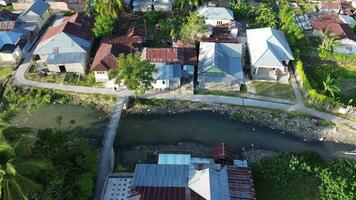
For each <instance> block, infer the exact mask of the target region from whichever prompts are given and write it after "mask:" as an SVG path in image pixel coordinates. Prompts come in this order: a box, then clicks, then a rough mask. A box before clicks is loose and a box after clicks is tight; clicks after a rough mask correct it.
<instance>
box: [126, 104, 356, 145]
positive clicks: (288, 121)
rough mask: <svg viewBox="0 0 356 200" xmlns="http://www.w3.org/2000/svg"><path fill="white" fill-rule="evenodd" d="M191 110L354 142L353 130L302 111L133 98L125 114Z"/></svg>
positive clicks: (300, 134)
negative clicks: (289, 111)
mask: <svg viewBox="0 0 356 200" xmlns="http://www.w3.org/2000/svg"><path fill="white" fill-rule="evenodd" d="M193 111H211V112H215V113H219V114H220V115H222V116H224V117H227V118H229V119H233V120H239V121H242V122H246V123H250V124H254V125H258V126H266V127H269V128H272V129H279V130H283V131H284V132H283V133H285V134H293V135H296V136H298V137H302V138H304V139H305V140H327V141H334V142H342V143H348V144H356V133H355V132H354V131H353V130H347V129H344V128H342V127H337V126H335V125H334V124H333V123H331V122H328V121H325V120H322V119H319V118H315V117H312V116H309V115H305V114H301V113H296V112H293V113H288V112H282V111H277V110H269V109H260V108H252V107H241V106H232V105H223V104H214V103H194V102H189V101H171V100H157V99H154V100H153V99H152V100H151V99H135V100H132V103H131V106H130V108H129V109H127V110H126V111H125V112H126V113H128V114H143V115H150V114H164V115H166V114H169V115H173V114H177V113H184V112H193Z"/></svg>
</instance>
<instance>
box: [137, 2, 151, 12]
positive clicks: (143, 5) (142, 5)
mask: <svg viewBox="0 0 356 200" xmlns="http://www.w3.org/2000/svg"><path fill="white" fill-rule="evenodd" d="M132 8H133V10H134V11H136V12H147V11H152V10H153V1H152V0H133V2H132Z"/></svg>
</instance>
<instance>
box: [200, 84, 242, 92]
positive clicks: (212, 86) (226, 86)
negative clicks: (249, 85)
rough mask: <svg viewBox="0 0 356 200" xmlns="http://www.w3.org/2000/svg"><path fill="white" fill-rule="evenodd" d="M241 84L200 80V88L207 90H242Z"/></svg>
mask: <svg viewBox="0 0 356 200" xmlns="http://www.w3.org/2000/svg"><path fill="white" fill-rule="evenodd" d="M240 86H241V85H240V83H225V82H220V83H218V82H199V88H200V89H206V90H222V91H240Z"/></svg>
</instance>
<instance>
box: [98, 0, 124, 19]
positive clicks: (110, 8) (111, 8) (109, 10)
mask: <svg viewBox="0 0 356 200" xmlns="http://www.w3.org/2000/svg"><path fill="white" fill-rule="evenodd" d="M124 7H125V2H124V1H123V0H97V1H95V3H94V10H95V11H96V12H97V13H98V14H99V15H101V16H103V17H104V16H105V17H110V18H111V19H113V20H116V19H118V18H119V16H120V12H121V10H122V9H123V8H124Z"/></svg>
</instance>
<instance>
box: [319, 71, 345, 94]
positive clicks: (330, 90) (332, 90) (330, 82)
mask: <svg viewBox="0 0 356 200" xmlns="http://www.w3.org/2000/svg"><path fill="white" fill-rule="evenodd" d="M323 85H324V91H323V93H324V94H330V95H331V96H332V97H335V94H338V93H340V92H341V89H340V88H339V87H338V86H336V85H335V81H334V79H333V78H331V76H330V75H328V76H327V77H326V80H325V81H323Z"/></svg>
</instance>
